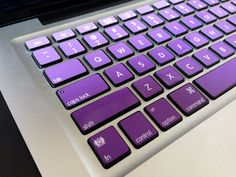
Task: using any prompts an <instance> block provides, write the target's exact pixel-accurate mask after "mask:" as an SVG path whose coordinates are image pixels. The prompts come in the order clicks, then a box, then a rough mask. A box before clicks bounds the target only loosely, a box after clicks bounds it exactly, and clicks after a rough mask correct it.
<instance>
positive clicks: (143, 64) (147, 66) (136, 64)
mask: <svg viewBox="0 0 236 177" xmlns="http://www.w3.org/2000/svg"><path fill="white" fill-rule="evenodd" d="M127 63H128V65H129V66H130V67H131V68H132V69H133V70H134V72H135V73H136V74H137V75H143V74H146V73H148V72H150V71H151V70H153V69H155V68H156V66H155V65H154V64H153V63H152V62H151V61H150V60H149V59H148V58H147V57H146V56H145V55H143V54H142V55H139V56H136V57H134V58H132V59H130V60H129V61H128V62H127Z"/></svg>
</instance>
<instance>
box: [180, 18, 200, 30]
mask: <svg viewBox="0 0 236 177" xmlns="http://www.w3.org/2000/svg"><path fill="white" fill-rule="evenodd" d="M181 22H182V23H183V24H184V25H185V26H186V27H188V28H189V29H191V30H195V29H198V28H201V27H202V26H203V24H202V22H201V21H199V20H198V19H197V18H195V17H193V16H187V17H183V18H182V19H181Z"/></svg>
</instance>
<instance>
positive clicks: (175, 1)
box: [169, 0, 184, 5]
mask: <svg viewBox="0 0 236 177" xmlns="http://www.w3.org/2000/svg"><path fill="white" fill-rule="evenodd" d="M169 2H170V3H171V4H174V5H175V4H179V3H181V2H184V0H169Z"/></svg>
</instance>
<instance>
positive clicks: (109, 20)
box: [98, 16, 118, 27]
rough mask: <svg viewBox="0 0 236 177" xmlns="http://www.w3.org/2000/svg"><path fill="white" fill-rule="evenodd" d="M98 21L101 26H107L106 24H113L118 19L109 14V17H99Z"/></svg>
mask: <svg viewBox="0 0 236 177" xmlns="http://www.w3.org/2000/svg"><path fill="white" fill-rule="evenodd" d="M98 23H99V25H101V26H102V27H107V26H110V25H114V24H116V23H118V20H117V19H116V18H115V17H113V16H110V17H105V18H102V19H99V20H98Z"/></svg>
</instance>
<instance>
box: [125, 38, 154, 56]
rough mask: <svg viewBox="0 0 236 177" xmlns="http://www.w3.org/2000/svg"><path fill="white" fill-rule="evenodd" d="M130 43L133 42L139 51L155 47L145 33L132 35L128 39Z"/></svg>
mask: <svg viewBox="0 0 236 177" xmlns="http://www.w3.org/2000/svg"><path fill="white" fill-rule="evenodd" d="M128 42H129V44H131V45H132V46H133V47H134V48H135V49H136V50H137V51H138V52H143V51H145V50H147V49H150V48H152V47H153V43H152V42H151V41H150V40H148V39H147V38H146V37H145V36H144V35H143V34H139V35H136V36H133V37H131V38H130V39H129V40H128Z"/></svg>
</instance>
